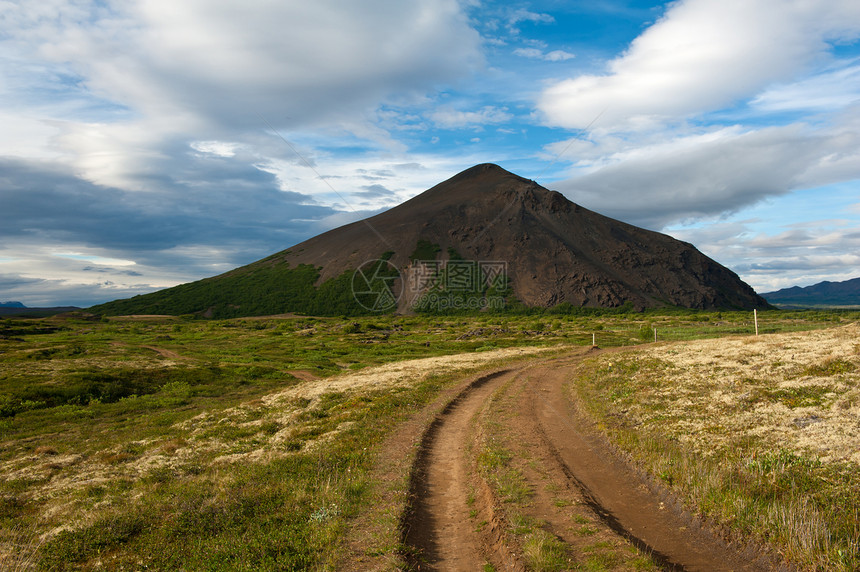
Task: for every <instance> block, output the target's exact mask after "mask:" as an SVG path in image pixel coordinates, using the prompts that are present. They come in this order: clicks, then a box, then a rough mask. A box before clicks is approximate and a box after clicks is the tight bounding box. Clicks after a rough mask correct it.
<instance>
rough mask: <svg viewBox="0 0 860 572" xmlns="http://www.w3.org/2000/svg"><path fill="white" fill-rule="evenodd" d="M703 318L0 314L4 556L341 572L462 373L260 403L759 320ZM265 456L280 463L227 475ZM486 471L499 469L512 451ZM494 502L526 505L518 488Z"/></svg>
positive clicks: (791, 322) (819, 319)
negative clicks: (356, 538)
mask: <svg viewBox="0 0 860 572" xmlns="http://www.w3.org/2000/svg"><path fill="white" fill-rule="evenodd" d="M709 316H710V317H709V321H703V320H702V318H704V317H705V316H704V315H701V316H698V318H699V319H697V320H692V319H689V318H688V317H687V316H680V315H679V316H664V317H660V316H657V315H648V316H643V315H639V314H629V315H622V314H611V315H608V314H607V315H601V314H599V313H593V314H588V315H553V316H552V317H551V318H547V317H544V318H540V319H536V318H535V317H534V316H528V315H525V316H497V315H480V316H461V317H438V316H437V317H432V316H419V317H396V316H374V317H360V318H350V319H349V320H344V319H340V318H314V317H294V318H278V319H274V318H262V319H231V320H194V319H187V318H183V317H177V318H159V319H127V318H109V319H108V318H103V319H93V318H92V317H89V316H86V315H83V314H81V315H78V316H76V317H75V316H72V317H67V316H65V317H64V316H56V317H52V318H46V319H21V318H15V319H0V465H2V466H3V467H4V471H3V474H2V476H0V553H4V554H5V555H6V556H4V558H7V561H9V560H8V559H9V558H15V559H17V562H25V563H34V564H38V566H39V567H40V568H41V569H45V570H67V569H75V570H88V569H95V568H96V567H98V566H102V567H107V568H113V569H120V568H123V567H125V568H127V569H140V568H142V567H144V566H147V567H149V569H161V570H172V569H180V568H185V569H211V570H219V569H221V570H243V569H245V570H274V569H303V568H316V569H334V568H335V567H336V566H337V557H338V554H339V549H340V543H342V542H343V538H344V534H345V530H346V529H347V528H348V526H349V523H350V522H351V521H352V519H354V518H355V516H356V515H357V514H359V513H361V512H362V511H365V510H367V509H368V503H369V502H370V501H369V499H368V496H367V490H368V482H367V478H368V475H369V473H370V471H371V470H372V468H373V457H372V452H373V451H374V447H376V446H377V445H378V444H379V443H380V442H381V441H382V440H383V439H384V438H385V436H386V435H388V434H390V433H391V432H392V431H394V430H395V429H396V427H397V425H398V423H399V422H401V421H403V420H404V419H406V418H407V417H408V416H409V415H411V414H413V413H414V412H415V411H416V410H417V408H418V407H420V406H421V405H422V404H424V403H427V402H428V401H429V400H430V399H432V398H433V397H434V396H435V395H437V393H438V392H439V391H440V390H441V388H443V387H444V386H445V385H446V384H448V383H450V382H451V378H450V377H447V378H445V377H441V378H433V377H431V378H428V379H426V380H424V381H422V382H420V383H415V384H413V385H411V386H409V387H405V388H400V389H398V390H396V391H392V390H385V391H372V390H371V391H363V392H360V393H354V394H353V393H327V394H323V395H321V396H319V397H318V398H315V399H313V400H311V399H306V400H302V399H297V400H294V401H291V402H289V403H287V404H285V405H283V406H282V407H281V409H277V408H274V407H273V406H270V405H267V404H266V402H264V401H263V400H262V398H263V397H264V396H266V395H269V394H272V393H274V392H278V391H283V390H285V389H289V388H293V387H301V386H302V384H303V383H305V382H304V381H302V379H301V378H302V377H307V376H313V377H320V378H325V377H329V376H332V375H335V374H339V373H344V372H347V373H348V372H351V371H355V370H358V369H362V368H365V367H369V366H374V365H380V364H384V363H388V362H394V361H402V360H405V359H412V358H420V357H430V356H439V355H449V354H455V353H468V352H477V351H485V350H487V349H493V348H505V347H515V346H523V345H544V346H552V345H556V344H585V345H590V344H591V333H592V332H597V333H598V343H599V344H600V345H603V346H608V345H626V344H633V343H639V342H640V340H638V339H637V332H638V330H639V328H640V326H641V323H640V322H642V321H644V320H645V319H647V320H648V321H650V322H652V323H654V324H656V326H657V327H658V328H660V327H670V326H671V327H674V328H677V330H678V331H679V332H683V335H684V336H688V337H695V336H711V335H719V334H720V332H722V331H724V330H726V329H732V328H735V329H740V328H747V325H745V321H747V320H748V319H749V317H748V316H746V315H741V314H738V315H734V314H732V315H729V314H725V313H724V314H723V315H722V316H721V317H720V319H719V324H720V325H715V322H716V318H715V316H714V315H713V314H712V315H709ZM786 316H788V314H786ZM792 316H794V315H792ZM834 316H835V317H834ZM845 316H846V315H845V314H832V313H827V314H824V313H820V314H812V313H800V314H797V317H791V318H786V319H785V320H784V321H783V322H779V321H777V319H776V318H774V320H773V322H772V323H773V326H772V327H773V328H779V327H785V328H802V327H806V328H817V327H822V326H824V325H828V324H832V323H834V320H841V319H845ZM538 322H539V323H538ZM664 322H665V323H664ZM661 324H662V325H661ZM679 335H681V334H679ZM828 367H836V369H838V366H828ZM291 372H295V375H293V373H291ZM835 374H838V371H837V372H836V373H835ZM835 374H834V375H835ZM275 442H277V443H280V445H278V447H275V446H274V445H272V443H275ZM255 451H263V452H268V453H266V454H269V453H272V452H275V453H277V454H274V455H270V457H266V456H265V455H263V456H261V457H259V458H256V457H249V458H250V459H252V460H251V461H243V462H229V461H223V459H224V458H227V456H229V455H237V456H242V455H250V454H253V453H254V452H255ZM494 455H495V457H493V456H494ZM240 458H242V459H245V458H246V457H240ZM150 461H153V462H152V464H151V465H150V464H146V463H148V462H150ZM156 461H157V462H156ZM486 462H487V463H496V462H498V463H501V464H502V465H504V463H505V462H506V461H505V457H504V451H503V450H497V451H491V452H490V457H488V458H487V459H486ZM76 483H78V484H76ZM501 490H504V491H506V492H505V495H506V497H507V498H509V499H510V502H511V503H513V504H516V503H518V502H522V501H524V500H525V499H527V498H528V489H527V487H526V486H525V485H524V484H523V482H522V481H521V480H517V479H516V478H511V479H509V480H508V482H507V483H506V484H505V483H502V489H501ZM56 491H61V492H59V493H58V492H56ZM58 495H59V496H58ZM70 523H71V526H69V525H70ZM61 525H63V526H65V527H66V528H65V529H64V530H63V531H62V532H59V533H55V534H53V535H48V536H46V540H45V542H40V541H34V539H38V538H39V536H40V535H41V534H43V533H45V532H48V531H51V530H56V529H57V528H58V527H59V526H61ZM534 542H535V543H536V544H540V543H539V542H538V541H537V540H535V541H534ZM550 544H551V543H550Z"/></svg>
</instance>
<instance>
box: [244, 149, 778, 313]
mask: <svg viewBox="0 0 860 572" xmlns="http://www.w3.org/2000/svg"><path fill="white" fill-rule="evenodd" d="M419 240H425V241H429V242H431V243H434V244H438V245H439V246H440V247H441V253H440V259H442V260H444V259H445V258H447V254H446V253H447V252H448V249H449V248H452V249H454V250H455V251H456V252H457V253H458V254H460V255H461V256H462V257H463V258H465V259H467V260H477V261H504V262H506V263H507V273H508V277H509V279H510V282H511V286H512V287H513V291H514V294H515V295H516V296H517V297H518V298H519V299H520V300H521V301H522V302H524V303H525V304H527V305H530V306H545V307H549V306H554V305H556V304H559V303H562V302H568V303H570V304H573V305H574V306H595V307H617V306H620V305H622V304H624V303H626V302H631V303H632V304H633V305H634V307H636V308H637V309H641V308H646V307H654V306H664V305H674V306H683V307H688V308H700V309H708V308H745V309H751V308H764V307H768V304H767V302H766V301H765V300H764V299H763V298H761V297H759V296H758V295H757V294H756V293H755V292H754V291H753V289H752V288H751V287H750V286H748V285H747V284H746V283H744V282H743V281H741V280H740V278H739V277H738V276H737V275H736V274H735V273H734V272H732V271H731V270H729V269H727V268H725V267H724V266H722V265H720V264H718V263H717V262H715V261H713V260H712V259H710V258H708V257H707V256H705V255H704V254H702V253H701V252H699V251H698V250H696V248H695V247H693V246H692V245H691V244H688V243H685V242H681V241H679V240H676V239H674V238H672V237H670V236H667V235H665V234H661V233H658V232H653V231H649V230H645V229H642V228H638V227H635V226H632V225H629V224H625V223H623V222H620V221H617V220H613V219H611V218H608V217H605V216H602V215H600V214H598V213H595V212H592V211H590V210H588V209H585V208H583V207H581V206H579V205H577V204H575V203H572V202H570V201H569V200H567V199H566V198H565V197H564V196H563V195H561V194H560V193H557V192H555V191H550V190H547V189H545V188H543V187H541V186H540V185H538V184H537V183H535V182H534V181H530V180H527V179H524V178H522V177H519V176H517V175H514V174H512V173H509V172H507V171H505V170H504V169H502V168H501V167H498V166H496V165H492V164H484V165H477V166H475V167H472V168H471V169H468V170H466V171H464V172H462V173H460V174H458V175H456V176H454V177H452V178H451V179H448V180H447V181H445V182H443V183H440V184H439V185H436V186H435V187H433V188H432V189H430V190H428V191H426V192H424V193H422V194H420V195H418V196H416V197H414V198H413V199H411V200H409V201H406V202H405V203H403V204H401V205H399V206H397V207H395V208H393V209H391V210H388V211H386V212H384V213H381V214H379V215H376V216H374V217H371V218H369V219H365V220H363V221H359V222H355V223H352V224H349V225H346V226H343V227H340V228H337V229H334V230H331V231H329V232H326V233H324V234H321V235H319V236H316V237H314V238H311V239H310V240H307V241H305V242H303V243H301V244H298V245H296V246H294V247H292V248H290V249H289V250H285V251H283V252H280V253H278V254H276V255H274V256H271V257H269V258H267V259H265V260H264V261H260V262H258V263H255V264H252V265H250V266H248V267H244V268H242V269H238V270H237V271H236V272H250V271H253V268H254V267H255V266H257V265H262V264H266V265H269V264H278V263H289V264H290V266H291V267H295V266H296V265H298V264H302V263H305V264H312V265H314V266H318V267H322V273H321V276H320V282H323V281H325V280H327V279H329V278H334V277H336V276H338V275H339V274H341V273H342V272H344V271H346V270H349V269H355V268H358V267H359V266H360V265H361V264H362V263H364V262H366V261H368V260H373V259H377V258H379V257H380V255H381V254H382V253H383V252H387V251H391V252H393V253H394V254H393V255H392V257H391V259H390V260H391V262H392V263H393V264H394V265H395V266H397V267H398V268H401V269H402V268H406V267H407V266H408V265H409V264H410V260H409V257H410V255H411V254H412V253H413V251H414V250H415V248H416V245H417V244H418V241H419ZM409 302H410V300H409V299H408V297H404V298H402V299H401V302H400V304H401V306H400V309H401V310H405V309H407V306H408V304H409Z"/></svg>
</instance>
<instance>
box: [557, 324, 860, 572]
mask: <svg viewBox="0 0 860 572" xmlns="http://www.w3.org/2000/svg"><path fill="white" fill-rule="evenodd" d="M858 340H860V324H856V323H855V324H849V325H847V326H842V327H836V328H831V329H826V330H817V331H810V332H799V333H785V334H773V335H763V336H746V337H729V338H721V339H713V340H698V341H688V342H676V343H666V344H664V343H658V344H651V345H649V346H648V347H644V348H641V349H639V350H638V351H628V352H623V353H615V354H604V355H602V356H599V357H597V358H594V359H593V360H590V361H589V362H588V363H587V364H585V365H584V366H583V368H582V369H580V370H579V371H578V373H577V378H576V379H577V380H578V383H576V384H575V385H574V387H575V388H576V391H577V392H578V393H579V394H580V396H581V397H583V398H584V399H585V401H586V403H587V404H588V405H589V408H590V409H591V411H592V412H593V413H595V414H596V415H597V416H598V417H599V418H601V419H602V423H603V424H604V426H605V427H606V428H607V430H608V431H609V433H610V434H611V435H612V436H613V438H614V439H615V441H616V443H618V444H619V446H620V447H621V448H623V449H626V450H628V451H630V453H631V454H632V455H633V457H634V458H635V459H637V462H639V463H641V465H642V466H643V468H645V469H646V470H647V471H649V472H650V473H651V474H653V475H654V476H655V477H657V478H659V479H661V480H663V481H664V482H665V483H667V484H668V485H670V486H673V487H675V488H677V489H678V490H679V491H680V492H681V493H682V494H683V495H684V496H685V497H686V498H687V499H688V501H689V502H690V503H692V504H693V505H695V506H696V507H697V508H698V510H700V511H702V512H704V513H706V514H708V515H710V516H711V518H715V519H717V520H719V521H721V522H723V523H724V524H728V525H730V526H733V527H735V528H737V529H738V530H740V531H741V532H742V533H743V535H744V536H746V537H757V538H759V539H760V540H762V541H766V542H768V543H772V544H774V545H775V546H776V547H777V549H778V550H779V551H780V552H781V553H783V554H785V555H787V556H788V557H789V558H790V559H791V560H793V561H794V562H796V563H799V564H800V565H801V566H802V567H804V569H806V568H808V569H816V570H818V569H821V570H825V569H826V570H845V571H847V570H855V569H856V568H855V567H856V566H860V520H858V519H860V471H858V468H860V341H858Z"/></svg>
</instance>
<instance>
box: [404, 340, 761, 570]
mask: <svg viewBox="0 0 860 572" xmlns="http://www.w3.org/2000/svg"><path fill="white" fill-rule="evenodd" d="M582 355H583V352H582V351H581V350H579V351H578V352H577V353H576V354H574V355H572V356H568V357H566V358H560V359H555V360H551V361H547V362H544V363H542V364H537V363H531V364H529V365H528V366H521V367H519V368H517V369H516V370H514V371H512V372H509V373H504V374H501V375H495V376H489V377H487V378H486V379H485V380H483V381H482V382H481V383H480V384H473V385H471V386H469V387H468V388H466V389H464V391H463V393H462V394H461V395H460V396H459V397H458V398H457V399H455V400H454V401H453V402H452V404H451V405H450V406H449V407H448V408H446V410H445V411H443V412H442V414H441V415H439V416H438V417H437V419H436V421H435V422H434V423H433V425H432V426H431V428H430V430H429V431H428V432H427V434H426V435H425V437H424V439H423V440H422V442H421V449H420V451H419V453H418V455H417V461H416V468H415V471H414V473H413V481H412V483H413V484H412V491H413V493H414V494H415V495H416V498H415V499H414V502H413V505H412V511H411V513H410V514H409V515H408V517H407V519H406V522H405V536H404V540H405V542H406V544H407V545H408V546H409V558H410V564H411V568H412V569H417V570H480V569H481V567H482V566H483V565H485V564H492V565H493V566H495V568H496V569H523V562H524V559H521V558H520V557H519V556H518V555H519V554H521V553H522V549H521V548H519V547H518V546H517V540H516V539H515V538H513V535H512V534H511V533H510V531H511V529H512V524H511V523H510V522H505V521H504V517H503V516H499V511H497V510H495V508H497V507H498V504H499V502H500V501H499V499H497V498H492V497H489V498H488V497H487V496H486V495H484V494H482V491H486V490H487V486H486V483H483V482H478V481H481V480H482V479H480V478H479V477H477V474H478V473H477V472H476V471H474V470H471V471H470V469H469V468H470V467H473V468H474V466H475V460H474V458H473V457H474V454H475V453H474V452H475V450H477V449H478V447H477V446H475V445H476V443H477V442H478V439H479V438H480V435H479V433H480V431H477V430H476V429H475V424H474V423H473V422H472V421H473V420H474V419H475V418H476V417H479V416H480V415H481V414H482V411H483V415H484V416H487V415H489V416H491V417H492V421H493V423H496V424H501V425H502V426H503V427H504V431H505V434H506V435H507V436H508V438H510V439H512V442H511V443H509V444H507V445H509V448H510V449H512V450H513V451H515V452H516V454H517V455H518V456H519V457H520V459H519V462H518V466H519V468H520V469H521V473H522V475H523V477H524V478H525V480H526V482H527V483H528V486H529V488H530V490H531V496H530V497H529V499H528V500H527V501H524V502H523V503H522V505H523V506H522V510H523V511H524V512H525V513H526V514H527V515H528V516H529V517H531V518H532V519H533V521H534V522H538V523H540V524H541V527H542V528H543V529H544V530H545V531H548V532H549V533H551V534H552V535H553V536H554V537H555V538H556V539H558V540H560V541H562V542H564V543H565V544H566V545H567V547H568V548H569V554H570V556H571V557H570V565H571V566H580V565H587V563H588V561H589V554H591V553H590V552H589V551H590V550H592V547H594V546H597V545H601V546H617V547H618V551H619V553H620V551H622V550H624V547H625V546H627V547H629V546H630V545H632V546H635V547H636V548H637V549H638V551H639V552H640V553H645V554H649V555H650V558H651V561H652V562H653V563H656V566H657V567H659V568H661V569H664V570H690V571H760V570H761V571H763V570H774V569H777V566H776V565H775V564H774V563H773V562H771V561H769V560H768V559H766V558H765V557H760V555H759V553H758V552H756V551H755V550H753V548H751V547H746V546H742V545H739V544H732V543H730V542H727V541H725V540H724V539H723V538H722V537H721V535H720V534H719V533H718V531H714V530H710V529H709V528H708V527H707V525H706V524H704V523H702V522H699V521H697V520H696V519H694V518H692V517H691V516H690V515H688V514H685V513H684V512H683V510H682V509H681V508H680V506H679V505H678V504H677V503H676V502H674V500H673V499H672V498H671V496H670V495H669V494H668V492H667V491H665V490H661V489H660V488H659V485H657V484H655V483H651V482H649V481H647V480H645V479H643V477H642V476H641V474H639V473H637V472H636V471H634V470H633V469H631V468H630V467H629V466H627V465H626V464H625V463H624V462H623V461H622V460H621V458H620V457H618V456H617V455H615V454H614V452H613V450H612V449H611V447H609V446H608V444H606V442H605V441H604V440H603V439H602V438H601V437H600V436H599V434H598V432H597V431H596V430H595V428H593V427H592V426H591V425H590V423H589V422H588V421H587V420H585V419H584V418H583V417H582V416H581V415H580V414H579V413H578V411H577V410H576V408H575V404H573V403H572V402H571V401H570V398H569V397H568V393H567V392H566V391H565V388H564V382H565V380H566V379H567V373H568V371H569V367H570V365H571V364H573V363H575V362H576V361H577V360H579V359H581V356H582ZM505 398H507V401H508V404H507V406H506V409H505V408H502V409H499V408H498V407H496V408H494V407H492V406H491V402H492V401H493V400H503V399H505ZM470 456H471V457H472V458H470ZM524 457H525V458H526V459H525V460H524V459H523V458H524ZM470 497H471V498H470ZM494 505H495V506H494ZM584 537H589V538H584ZM595 538H599V539H603V540H602V544H599V543H595V542H594V541H595ZM634 551H635V550H634ZM640 564H641V562H640ZM634 568H638V564H637V565H634V564H633V563H632V561H627V560H624V559H623V558H616V559H615V560H612V559H609V560H607V561H605V562H604V564H603V568H600V569H606V570H608V569H612V570H627V569H634Z"/></svg>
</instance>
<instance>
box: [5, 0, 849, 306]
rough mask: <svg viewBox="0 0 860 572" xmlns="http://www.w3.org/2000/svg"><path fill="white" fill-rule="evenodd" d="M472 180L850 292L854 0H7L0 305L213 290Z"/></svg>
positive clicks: (750, 274) (758, 274)
mask: <svg viewBox="0 0 860 572" xmlns="http://www.w3.org/2000/svg"><path fill="white" fill-rule="evenodd" d="M487 162H491V163H496V164H498V165H501V166H502V167H504V168H506V169H508V170H509V171H512V172H514V173H517V174H518V175H521V176H523V177H527V178H529V179H534V180H536V181H537V182H538V183H540V184H541V185H543V186H545V187H547V188H550V189H553V190H558V191H560V192H562V193H564V194H565V195H566V196H567V197H568V198H569V199H570V200H572V201H574V202H576V203H578V204H580V205H582V206H584V207H586V208H588V209H591V210H594V211H597V212H599V213H602V214H604V215H607V216H610V217H613V218H617V219H619V220H623V221H625V222H628V223H632V224H635V225H638V226H643V227H645V228H649V229H652V230H657V231H660V232H664V233H666V234H669V235H671V236H674V237H676V238H678V239H681V240H684V241H687V242H690V243H692V244H694V245H695V246H696V247H697V248H698V249H699V250H701V251H702V252H704V253H705V254H707V255H708V256H710V257H712V258H714V259H715V260H717V261H718V262H720V263H721V264H723V265H725V266H728V267H729V268H731V269H732V270H734V271H735V272H737V273H738V274H739V275H740V277H741V278H742V279H743V280H745V281H746V282H747V283H748V284H750V285H751V286H753V288H755V289H756V290H757V291H758V292H760V293H762V292H768V291H772V290H777V289H780V288H784V287H790V286H794V285H799V286H806V285H810V284H814V283H817V282H820V281H823V280H832V281H839V280H846V279H849V278H855V277H858V276H860V2H854V1H848V0H845V1H834V0H679V1H677V2H654V1H645V0H641V1H640V0H635V1H634V0H567V1H562V0H535V1H523V2H501V1H494V0H487V1H484V0H411V1H409V2H395V1H393V0H362V2H355V1H354V0H315V1H314V2H307V1H302V2H299V1H298V0H242V1H241V2H240V1H238V0H182V1H181V2H177V1H176V0H117V1H113V0H11V1H10V0H0V302H5V301H12V300H14V301H20V302H23V303H24V304H26V305H27V306H31V307H37V306H55V305H76V306H81V307H87V306H90V305H93V304H96V303H100V302H105V301H109V300H114V299H117V298H126V297H129V296H133V295H135V294H141V293H146V292H151V291H154V290H158V289H161V288H165V287H169V286H173V285H176V284H180V283H183V282H189V281H192V280H197V279H200V278H203V277H207V276H214V275H217V274H220V273H222V272H225V271H227V270H230V269H232V268H235V267H237V266H241V265H244V264H247V263H250V262H253V261H255V260H258V259H260V258H263V257H265V256H268V255H269V254H272V253H274V252H277V251H280V250H283V249H286V248H288V247H290V246H292V245H294V244H296V243H298V242H301V241H302V240H305V239H307V238H310V237H311V236H314V235H316V234H319V233H321V232H323V231H325V230H329V229H331V228H335V227H337V226H340V225H342V224H345V223H348V222H351V221H354V220H358V219H361V218H364V217H366V216H369V215H372V214H376V213H378V212H381V211H382V210H385V209H387V208H391V207H393V206H396V205H397V204H399V203H401V202H403V201H404V200H406V199H408V198H410V197H412V196H415V195H416V194H418V193H420V192H422V191H424V190H426V189H428V188H430V187H432V186H433V185H435V184H437V183H439V182H441V181H443V180H445V179H447V178H449V177H451V176H453V175H455V174H456V173H458V172H460V171H462V170H464V169H466V168H468V167H470V166H472V165H475V164H478V163H487ZM416 223H419V221H416Z"/></svg>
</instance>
